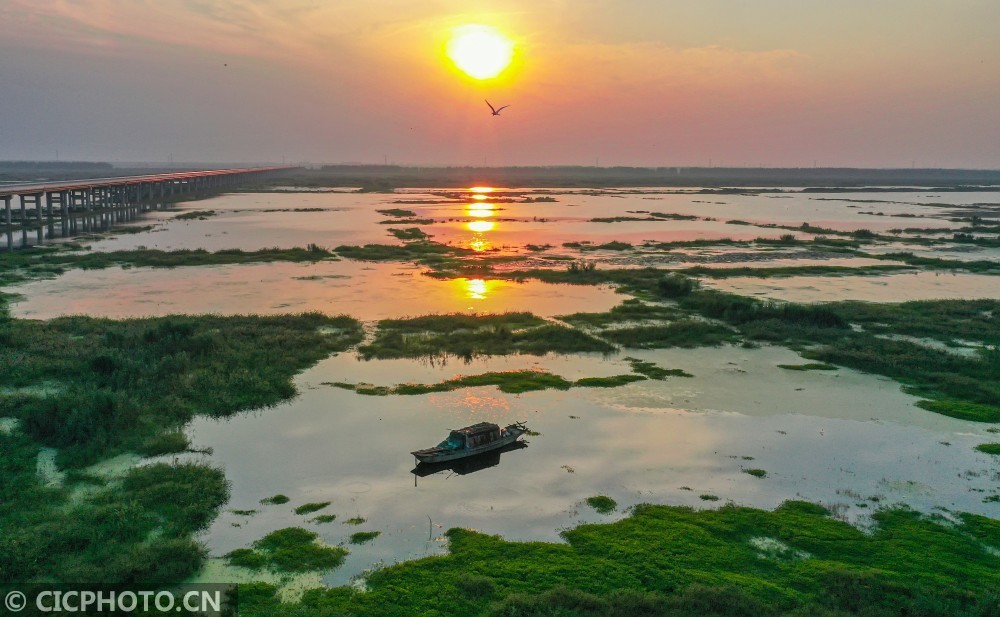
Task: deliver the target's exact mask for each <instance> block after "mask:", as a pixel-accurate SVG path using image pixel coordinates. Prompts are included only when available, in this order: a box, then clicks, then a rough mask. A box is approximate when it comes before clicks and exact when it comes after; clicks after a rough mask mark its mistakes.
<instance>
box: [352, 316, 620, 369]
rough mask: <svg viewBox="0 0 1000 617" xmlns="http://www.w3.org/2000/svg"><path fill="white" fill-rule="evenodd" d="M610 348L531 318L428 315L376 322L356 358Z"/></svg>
mask: <svg viewBox="0 0 1000 617" xmlns="http://www.w3.org/2000/svg"><path fill="white" fill-rule="evenodd" d="M613 350H614V347H613V346H612V345H610V344H608V343H606V342H604V341H601V340H599V339H597V338H594V337H593V336H590V335H588V334H585V333H583V332H580V331H579V330H575V329H572V328H567V327H565V326H561V325H556V324H550V323H547V322H544V321H543V320H541V319H539V318H538V317H535V316H534V315H532V314H530V313H503V314H496V315H468V314H463V313H455V314H450V315H428V316H425V317H418V318H414V319H387V320H383V321H380V322H379V324H378V329H377V331H376V333H375V338H374V339H373V340H372V342H371V343H369V344H367V345H362V346H360V347H358V352H359V353H360V355H361V357H362V358H364V359H366V360H368V359H372V358H379V359H385V358H419V357H428V356H442V355H453V356H457V357H459V358H464V359H472V358H473V357H476V356H491V355H509V354H532V355H543V354H545V353H548V352H557V353H573V352H586V351H600V352H610V351H613Z"/></svg>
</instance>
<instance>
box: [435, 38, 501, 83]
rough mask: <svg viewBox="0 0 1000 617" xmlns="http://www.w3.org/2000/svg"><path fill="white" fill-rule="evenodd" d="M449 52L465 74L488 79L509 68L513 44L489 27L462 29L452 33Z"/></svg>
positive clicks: (448, 47) (452, 59)
mask: <svg viewBox="0 0 1000 617" xmlns="http://www.w3.org/2000/svg"><path fill="white" fill-rule="evenodd" d="M446 53H447V54H448V57H449V58H451V61H452V62H454V63H455V66H457V67H458V68H459V69H461V70H462V71H463V72H464V73H465V74H466V75H468V76H470V77H473V78H475V79H489V78H491V77H496V76H497V75H499V74H500V73H501V72H503V70H504V69H505V68H507V67H508V66H509V65H510V61H511V59H512V58H513V57H514V43H513V42H512V41H511V40H510V39H508V38H507V37H505V36H504V35H502V34H500V31H499V30H497V29H496V28H493V27H490V26H480V25H468V26H460V27H458V28H455V30H454V31H453V32H452V36H451V40H449V41H448V46H447V49H446Z"/></svg>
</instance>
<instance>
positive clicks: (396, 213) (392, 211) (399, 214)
mask: <svg viewBox="0 0 1000 617" xmlns="http://www.w3.org/2000/svg"><path fill="white" fill-rule="evenodd" d="M376 212H378V213H379V214H384V215H385V216H391V217H393V218H398V219H401V218H407V217H413V216H416V215H417V213H416V212H414V211H413V210H403V209H402V208H387V209H385V210H376Z"/></svg>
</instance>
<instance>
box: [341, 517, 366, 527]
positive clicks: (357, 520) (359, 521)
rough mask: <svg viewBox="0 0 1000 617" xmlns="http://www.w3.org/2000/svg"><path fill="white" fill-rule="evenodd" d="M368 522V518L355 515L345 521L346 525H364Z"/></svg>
mask: <svg viewBox="0 0 1000 617" xmlns="http://www.w3.org/2000/svg"><path fill="white" fill-rule="evenodd" d="M366 522H368V519H366V518H362V517H360V516H354V517H351V518H349V519H347V520H346V521H344V524H345V525H364V524H365V523H366Z"/></svg>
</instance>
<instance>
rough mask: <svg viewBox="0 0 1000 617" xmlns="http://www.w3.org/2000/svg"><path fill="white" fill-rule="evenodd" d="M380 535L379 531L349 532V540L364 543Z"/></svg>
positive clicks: (354, 542) (353, 542) (352, 542)
mask: <svg viewBox="0 0 1000 617" xmlns="http://www.w3.org/2000/svg"><path fill="white" fill-rule="evenodd" d="M380 535H382V532H381V531H358V532H355V533H352V534H351V537H350V538H349V540H348V541H349V542H350V543H351V544H365V543H366V542H371V541H372V540H374V539H375V538H377V537H379V536H380Z"/></svg>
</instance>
